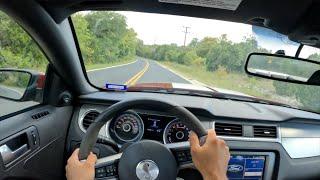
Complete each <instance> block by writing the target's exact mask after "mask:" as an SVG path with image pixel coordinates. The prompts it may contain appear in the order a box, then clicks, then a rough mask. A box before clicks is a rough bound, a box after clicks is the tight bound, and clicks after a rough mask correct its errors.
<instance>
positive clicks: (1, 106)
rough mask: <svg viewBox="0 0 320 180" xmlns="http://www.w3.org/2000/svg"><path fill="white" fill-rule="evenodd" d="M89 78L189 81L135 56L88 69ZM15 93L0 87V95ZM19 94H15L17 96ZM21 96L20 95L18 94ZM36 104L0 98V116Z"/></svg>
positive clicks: (96, 81) (126, 81)
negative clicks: (127, 61) (125, 60)
mask: <svg viewBox="0 0 320 180" xmlns="http://www.w3.org/2000/svg"><path fill="white" fill-rule="evenodd" d="M87 75H88V77H89V80H90V81H91V82H92V83H93V84H94V85H96V86H99V87H105V85H106V83H111V84H126V85H129V86H130V85H134V84H137V83H159V82H169V83H170V82H175V83H187V84H190V82H189V81H188V80H186V79H184V78H183V77H181V76H179V75H177V74H175V73H174V72H172V71H170V70H168V69H167V68H165V67H163V66H161V65H159V64H158V63H157V62H155V61H153V60H147V59H142V58H137V60H136V61H134V62H132V63H128V64H124V65H118V66H113V67H107V68H101V69H95V70H90V71H88V72H87ZM8 93H15V92H14V91H9V92H8V89H6V88H1V87H0V95H1V94H2V95H4V94H8ZM18 95H19V94H17V95H15V96H18ZM20 96H21V95H20ZM35 104H37V103H36V102H30V101H29V102H14V101H10V100H6V99H3V98H0V116H3V115H6V114H8V113H11V112H15V111H18V110H22V109H24V108H26V107H30V106H33V105H35Z"/></svg>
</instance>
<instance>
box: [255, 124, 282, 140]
mask: <svg viewBox="0 0 320 180" xmlns="http://www.w3.org/2000/svg"><path fill="white" fill-rule="evenodd" d="M253 134H254V137H262V138H277V127H276V126H253Z"/></svg>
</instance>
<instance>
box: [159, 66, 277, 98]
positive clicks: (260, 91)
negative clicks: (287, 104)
mask: <svg viewBox="0 0 320 180" xmlns="http://www.w3.org/2000/svg"><path fill="white" fill-rule="evenodd" d="M159 63H160V64H162V65H164V66H166V67H168V68H169V69H172V70H173V71H176V72H178V73H179V74H181V75H183V76H185V77H186V78H188V79H191V80H196V81H199V82H201V83H204V84H206V85H208V86H210V87H213V88H214V87H216V88H223V89H227V90H232V91H237V92H241V93H244V94H248V95H251V96H256V97H261V98H266V99H274V100H276V97H275V96H274V94H276V91H275V88H274V86H273V83H272V81H269V80H264V79H261V78H260V79H258V78H255V77H248V76H247V75H246V74H240V73H230V72H227V71H226V70H225V69H224V68H219V69H218V70H217V71H215V72H209V71H207V70H206V69H205V68H204V67H203V66H195V65H192V66H188V65H182V64H177V63H173V62H168V61H162V62H159Z"/></svg>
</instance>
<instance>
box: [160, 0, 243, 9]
mask: <svg viewBox="0 0 320 180" xmlns="http://www.w3.org/2000/svg"><path fill="white" fill-rule="evenodd" d="M241 1H242V0H206V1H202V0H159V2H161V3H172V4H184V5H191V6H200V7H209V8H216V9H225V10H232V11H235V10H236V9H237V8H238V6H239V5H240V3H241Z"/></svg>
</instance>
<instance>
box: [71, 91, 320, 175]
mask: <svg viewBox="0 0 320 180" xmlns="http://www.w3.org/2000/svg"><path fill="white" fill-rule="evenodd" d="M148 96H149V97H154V96H157V97H159V98H160V99H164V100H165V99H167V100H170V99H175V101H176V103H178V104H180V105H182V106H184V107H186V108H187V109H188V110H190V111H191V112H192V113H193V114H194V115H196V116H197V117H198V119H199V120H200V121H201V123H202V125H203V126H204V127H205V128H206V129H212V128H214V129H215V130H216V132H217V135H218V137H220V138H222V139H224V140H225V141H226V142H227V144H228V146H229V147H230V150H231V155H232V158H231V160H230V162H229V166H228V177H229V178H230V179H241V178H239V177H242V179H246V178H250V177H251V179H305V178H306V177H307V178H309V179H310V178H311V179H312V178H319V177H320V176H319V174H318V173H317V172H318V169H320V146H319V144H320V116H319V115H318V114H314V113H310V112H305V111H300V110H297V109H291V108H286V107H278V106H272V105H266V104H256V103H249V102H237V101H229V100H219V99H212V98H205V97H192V96H183V95H172V94H171V95H169V94H153V93H139V92H132V93H122V94H121V93H114V94H112V93H102V92H99V93H94V94H90V95H85V96H83V97H81V101H80V103H81V105H80V106H78V107H77V108H76V111H75V115H74V118H73V122H74V123H72V126H73V127H72V128H70V134H71V135H70V137H69V142H71V143H72V142H81V137H82V136H83V135H84V133H85V131H86V128H87V126H88V124H87V123H88V122H89V124H90V121H93V120H94V117H96V116H97V115H99V113H101V112H102V111H104V110H106V109H107V108H108V107H109V106H110V105H112V104H114V103H115V102H118V101H120V100H121V99H128V98H132V97H148ZM90 113H91V115H90ZM88 114H89V115H88ZM92 114H94V115H92ZM90 118H91V120H90ZM189 130H190V129H189V128H188V127H187V126H185V125H184V124H183V123H181V122H180V121H179V119H177V118H176V117H174V116H173V115H171V114H169V113H168V112H165V111H162V110H159V109H156V108H150V107H148V106H145V107H139V108H137V109H132V110H129V111H125V112H121V113H120V114H118V115H117V116H115V117H114V118H113V119H111V120H110V121H108V123H106V125H105V126H104V127H103V128H102V129H101V130H100V133H99V138H101V139H105V140H108V141H112V142H113V143H115V144H116V145H117V146H118V147H119V148H121V147H122V146H123V145H124V144H126V143H128V142H129V143H133V142H136V141H140V140H143V139H151V140H155V141H158V142H161V143H163V144H167V146H171V147H176V146H177V145H179V146H177V152H178V153H177V154H175V156H176V157H177V158H178V162H179V164H182V165H184V164H185V165H186V167H190V163H192V162H191V157H190V152H189V151H188V142H187V141H186V140H187V134H188V132H189ZM180 145H182V147H181V146H180ZM244 163H245V164H244ZM247 163H248V164H247ZM262 164H263V166H262ZM254 168H256V169H254ZM302 169H303V171H301V170H302ZM255 170H256V172H255ZM252 171H254V172H252ZM247 176H250V177H247ZM232 177H233V178H232Z"/></svg>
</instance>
